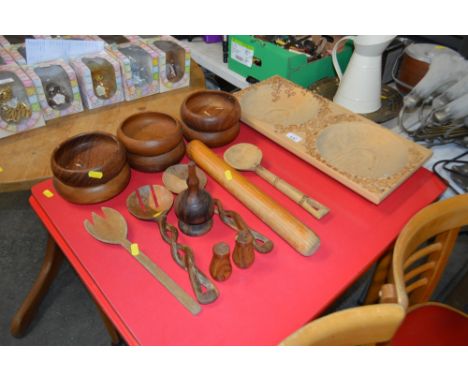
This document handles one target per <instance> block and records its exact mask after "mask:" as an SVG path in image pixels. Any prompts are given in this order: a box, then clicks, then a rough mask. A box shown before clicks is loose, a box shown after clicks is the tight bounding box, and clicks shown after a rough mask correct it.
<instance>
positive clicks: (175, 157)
mask: <svg viewBox="0 0 468 382" xmlns="http://www.w3.org/2000/svg"><path fill="white" fill-rule="evenodd" d="M184 154H185V143H184V140H183V139H182V141H180V142H179V144H178V145H177V146H176V147H175V148H173V149H172V150H171V151H169V152H167V153H164V154H160V155H155V156H144V155H136V154H132V153H127V158H128V163H129V164H130V166H131V167H132V168H134V169H135V170H139V171H143V172H158V171H164V170H165V169H166V168H168V167H169V166H172V165H173V164H176V163H179V162H180V160H181V159H182V157H183V156H184Z"/></svg>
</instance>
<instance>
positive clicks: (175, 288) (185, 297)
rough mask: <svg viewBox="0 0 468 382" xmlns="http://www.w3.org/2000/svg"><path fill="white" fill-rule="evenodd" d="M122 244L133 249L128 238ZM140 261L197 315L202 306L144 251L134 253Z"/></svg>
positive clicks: (129, 250) (127, 248)
mask: <svg viewBox="0 0 468 382" xmlns="http://www.w3.org/2000/svg"><path fill="white" fill-rule="evenodd" d="M122 246H123V247H124V248H125V249H126V250H127V251H128V252H129V253H132V251H131V248H130V246H131V243H130V242H129V241H128V240H127V241H126V242H124V243H122ZM133 256H134V257H135V259H136V260H138V262H139V263H140V264H141V265H143V267H145V269H146V270H147V271H148V272H149V273H151V274H152V275H153V276H154V277H155V278H156V279H157V280H158V281H159V282H160V283H161V284H162V286H163V287H164V288H166V289H167V290H168V291H169V292H170V293H171V294H172V295H173V296H174V297H175V298H176V299H177V300H178V301H179V302H180V303H181V304H182V305H183V306H184V307H185V308H187V309H188V310H189V311H190V313H192V314H193V315H197V314H198V313H200V311H201V306H200V305H199V304H198V303H197V302H196V301H195V300H194V299H193V298H192V297H191V296H190V295H189V294H188V293H187V292H185V291H184V290H183V289H182V288H181V287H180V285H179V284H177V283H176V282H175V281H174V280H173V279H171V278H170V277H169V275H168V274H167V273H166V272H164V271H163V270H162V269H161V268H160V267H159V266H157V265H156V264H155V263H154V262H153V261H151V259H150V258H149V257H148V256H146V255H145V254H144V253H143V252H141V251H139V253H138V254H137V255H133Z"/></svg>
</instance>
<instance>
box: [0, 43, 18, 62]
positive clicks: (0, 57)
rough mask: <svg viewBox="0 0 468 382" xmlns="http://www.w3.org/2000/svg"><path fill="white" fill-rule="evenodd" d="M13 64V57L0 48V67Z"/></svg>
mask: <svg viewBox="0 0 468 382" xmlns="http://www.w3.org/2000/svg"><path fill="white" fill-rule="evenodd" d="M14 63H15V60H13V57H11V56H10V54H9V53H8V51H7V50H6V49H4V48H2V47H0V65H10V64H14Z"/></svg>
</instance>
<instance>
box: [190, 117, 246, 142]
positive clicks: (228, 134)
mask: <svg viewBox="0 0 468 382" xmlns="http://www.w3.org/2000/svg"><path fill="white" fill-rule="evenodd" d="M181 125H182V131H183V132H184V137H185V139H187V140H188V141H193V140H194V139H198V140H199V141H202V142H203V143H204V144H205V145H207V146H209V147H219V146H224V145H227V144H228V143H230V142H232V141H233V140H234V139H236V137H237V135H239V131H240V125H239V122H237V123H236V124H234V126H231V127H230V128H229V129H226V130H224V131H215V132H212V133H206V132H201V131H197V130H193V129H191V128H190V127H188V126H187V125H185V124H184V123H181Z"/></svg>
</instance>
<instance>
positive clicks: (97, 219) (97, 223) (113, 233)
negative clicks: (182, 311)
mask: <svg viewBox="0 0 468 382" xmlns="http://www.w3.org/2000/svg"><path fill="white" fill-rule="evenodd" d="M102 213H103V215H104V217H101V216H99V215H97V214H96V213H94V212H93V213H92V223H91V222H90V221H89V220H87V219H86V220H85V221H84V226H85V229H86V231H88V233H89V234H90V235H91V236H93V237H94V238H95V239H97V240H99V241H102V242H103V243H108V244H120V245H121V246H122V247H124V248H125V249H126V250H127V251H128V252H129V253H131V254H132V255H133V256H134V258H135V259H136V260H137V261H138V262H139V263H140V264H141V265H143V267H145V269H146V270H147V271H148V272H150V273H151V274H152V275H153V276H154V277H155V278H156V279H157V280H158V281H159V282H160V283H161V284H162V285H163V286H164V287H165V288H166V289H167V290H168V291H169V292H170V293H171V294H172V295H173V296H174V297H175V298H176V299H177V300H178V301H179V302H180V303H181V304H182V305H183V306H184V307H185V308H187V309H188V310H189V311H190V313H192V314H193V315H196V314H198V313H200V311H201V307H200V305H199V304H198V303H197V302H196V301H195V300H194V299H193V298H192V297H191V296H190V295H189V294H187V293H186V292H185V291H184V290H183V289H182V288H181V287H180V286H179V285H178V284H177V283H176V282H175V281H174V280H173V279H171V278H170V277H169V275H168V274H167V273H165V272H164V271H163V270H162V269H161V268H160V267H159V266H157V265H156V264H155V263H154V262H153V261H151V259H150V258H149V257H147V256H146V255H145V254H144V253H143V252H141V251H138V253H135V252H133V253H132V243H131V242H130V241H129V240H128V239H127V222H126V221H125V218H124V217H123V216H122V215H121V214H120V213H119V212H118V211H116V210H114V209H112V208H109V207H102Z"/></svg>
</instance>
